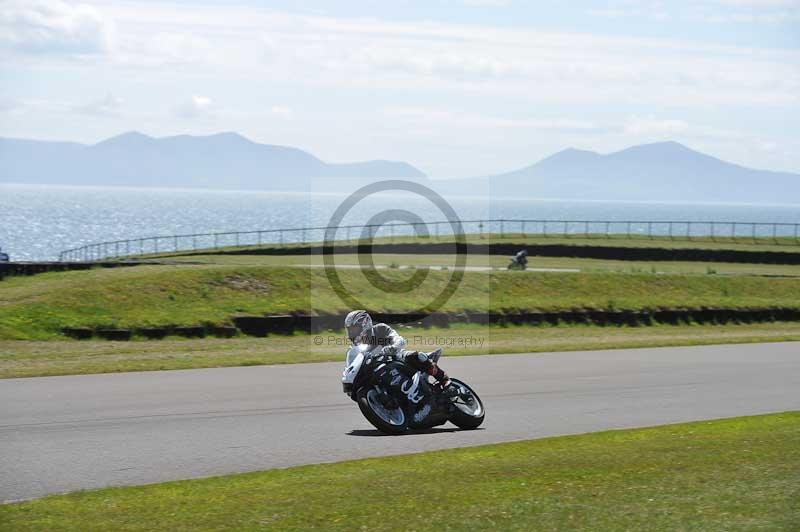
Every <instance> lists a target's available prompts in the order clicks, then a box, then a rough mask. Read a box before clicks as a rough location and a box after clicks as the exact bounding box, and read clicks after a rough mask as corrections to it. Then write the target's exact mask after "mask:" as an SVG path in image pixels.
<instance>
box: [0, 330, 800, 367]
mask: <svg viewBox="0 0 800 532" xmlns="http://www.w3.org/2000/svg"><path fill="white" fill-rule="evenodd" d="M400 332H401V334H403V336H405V338H406V339H407V341H408V343H409V348H410V349H418V350H420V351H431V350H432V349H433V347H434V346H442V347H444V349H445V357H452V356H465V355H484V354H496V353H528V352H533V353H542V352H558V351H577V350H587V349H620V348H634V347H660V346H680V345H707V344H724V343H751V342H780V341H800V323H758V324H740V325H733V324H729V325H677V326H676V325H656V326H650V327H597V326H558V327H552V326H540V327H536V326H509V327H500V326H491V327H480V326H475V325H468V324H463V325H461V324H459V325H453V326H451V327H450V328H447V329H440V328H431V329H417V328H406V327H401V328H400ZM317 338H319V340H317ZM344 343H345V339H344V337H343V336H342V333H341V331H339V332H328V333H323V334H320V335H307V334H295V335H292V336H281V335H277V336H270V337H268V338H251V337H239V338H232V339H217V338H206V339H185V338H168V339H165V340H135V341H131V342H108V341H105V340H84V341H77V340H52V341H47V342H41V341H21V340H0V378H14V377H42V376H49V375H78V374H88V373H113V372H123V371H155V370H171V369H194V368H213V367H224V366H253V365H261V364H296V363H308V362H330V361H335V362H342V361H343V360H344V352H345V349H346V347H345V345H344Z"/></svg>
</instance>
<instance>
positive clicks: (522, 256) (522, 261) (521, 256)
mask: <svg viewBox="0 0 800 532" xmlns="http://www.w3.org/2000/svg"><path fill="white" fill-rule="evenodd" d="M514 262H516V263H517V264H519V265H520V266H522V267H523V268H524V267H525V266H527V265H528V250H527V249H521V250H519V251H517V254H516V255H514Z"/></svg>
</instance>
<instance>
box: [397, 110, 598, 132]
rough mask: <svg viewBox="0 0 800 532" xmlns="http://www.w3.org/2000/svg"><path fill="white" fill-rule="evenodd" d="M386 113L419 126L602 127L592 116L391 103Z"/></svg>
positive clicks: (495, 127)
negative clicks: (511, 114)
mask: <svg viewBox="0 0 800 532" xmlns="http://www.w3.org/2000/svg"><path fill="white" fill-rule="evenodd" d="M383 114H384V115H386V116H388V117H390V118H391V119H392V120H398V121H402V122H404V123H407V124H413V125H416V126H430V125H433V124H436V123H446V124H448V126H449V127H452V128H471V129H486V128H493V129H529V130H541V131H547V130H551V131H556V130H558V131H583V132H593V131H599V130H601V129H602V128H601V126H599V125H598V124H596V123H595V122H592V121H590V120H581V119H575V118H569V117H560V118H523V117H518V118H500V117H496V116H487V115H482V114H479V113H470V112H463V111H450V110H447V109H436V108H426V107H388V108H386V109H384V110H383Z"/></svg>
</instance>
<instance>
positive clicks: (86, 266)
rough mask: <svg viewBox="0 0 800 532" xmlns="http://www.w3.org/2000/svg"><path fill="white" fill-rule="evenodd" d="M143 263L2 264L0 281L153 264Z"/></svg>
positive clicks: (0, 264) (0, 265)
mask: <svg viewBox="0 0 800 532" xmlns="http://www.w3.org/2000/svg"><path fill="white" fill-rule="evenodd" d="M152 263H153V262H152V261H150V262H141V261H101V262H0V280H2V279H3V277H11V276H15V275H36V274H37V273H47V272H65V271H72V270H90V269H92V268H120V267H123V266H138V265H140V264H152Z"/></svg>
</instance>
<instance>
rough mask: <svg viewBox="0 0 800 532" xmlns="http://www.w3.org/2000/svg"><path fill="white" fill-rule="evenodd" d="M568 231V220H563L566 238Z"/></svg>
mask: <svg viewBox="0 0 800 532" xmlns="http://www.w3.org/2000/svg"><path fill="white" fill-rule="evenodd" d="M568 232H569V222H568V221H566V220H564V238H567V233H568Z"/></svg>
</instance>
